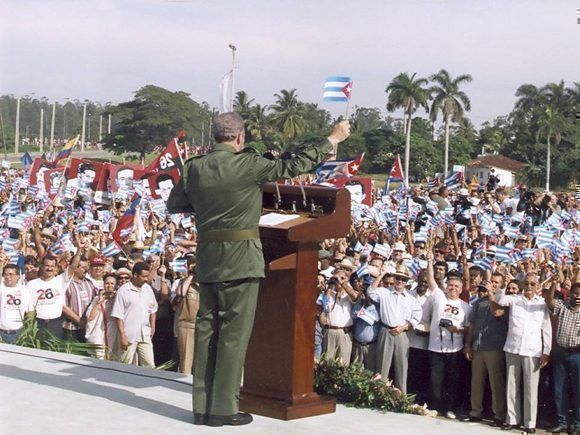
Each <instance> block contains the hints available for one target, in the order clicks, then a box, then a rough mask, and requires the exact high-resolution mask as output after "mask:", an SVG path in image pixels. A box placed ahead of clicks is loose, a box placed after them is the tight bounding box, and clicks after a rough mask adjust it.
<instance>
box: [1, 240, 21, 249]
mask: <svg viewBox="0 0 580 435" xmlns="http://www.w3.org/2000/svg"><path fill="white" fill-rule="evenodd" d="M18 242H19V240H18V239H11V238H8V239H4V241H3V242H2V249H4V251H6V252H12V251H16V245H18Z"/></svg>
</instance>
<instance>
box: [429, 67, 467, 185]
mask: <svg viewBox="0 0 580 435" xmlns="http://www.w3.org/2000/svg"><path fill="white" fill-rule="evenodd" d="M430 80H431V81H432V82H434V83H435V85H434V86H432V87H431V92H432V94H433V104H432V105H431V111H430V114H431V121H433V122H435V120H436V119H437V114H438V113H439V112H441V113H442V114H443V123H444V125H445V166H444V173H445V174H446V173H447V172H448V168H449V126H450V124H451V122H459V121H461V119H462V118H463V113H464V112H465V111H467V112H469V111H470V110H471V101H470V100H469V98H468V97H467V95H466V94H465V92H463V91H461V90H460V89H459V88H460V86H461V85H462V84H463V83H469V82H471V80H472V77H471V76H470V75H469V74H462V75H460V76H458V77H456V78H452V77H451V75H450V74H449V72H448V71H447V70H445V69H442V70H441V71H439V72H438V73H437V74H434V75H432V76H431V77H430Z"/></svg>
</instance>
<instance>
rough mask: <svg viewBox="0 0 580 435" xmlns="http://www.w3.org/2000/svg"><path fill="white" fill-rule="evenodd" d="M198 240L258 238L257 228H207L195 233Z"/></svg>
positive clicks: (228, 240)
mask: <svg viewBox="0 0 580 435" xmlns="http://www.w3.org/2000/svg"><path fill="white" fill-rule="evenodd" d="M197 238H198V241H200V242H239V241H240V240H254V239H259V238H260V230H258V228H248V229H243V230H228V229H225V230H208V231H199V232H198V233H197Z"/></svg>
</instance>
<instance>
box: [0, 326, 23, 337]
mask: <svg viewBox="0 0 580 435" xmlns="http://www.w3.org/2000/svg"><path fill="white" fill-rule="evenodd" d="M20 331H22V328H20V329H11V330H8V329H0V332H1V333H2V334H6V335H12V334H17V333H18V332H20Z"/></svg>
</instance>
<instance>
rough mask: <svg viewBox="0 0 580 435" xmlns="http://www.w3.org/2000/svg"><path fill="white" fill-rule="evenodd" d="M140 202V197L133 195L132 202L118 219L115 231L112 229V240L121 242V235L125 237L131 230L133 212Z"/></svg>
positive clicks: (133, 217) (133, 218)
mask: <svg viewBox="0 0 580 435" xmlns="http://www.w3.org/2000/svg"><path fill="white" fill-rule="evenodd" d="M140 202H141V197H140V196H137V195H135V196H134V197H133V202H131V205H130V206H129V208H128V209H127V211H126V212H125V214H124V215H123V216H121V218H120V219H119V220H118V222H117V226H116V227H115V231H113V240H115V241H116V242H117V243H119V244H122V243H123V237H126V236H127V235H128V234H129V233H130V232H131V231H133V225H134V220H135V213H136V212H137V206H138V205H139V203H140Z"/></svg>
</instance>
